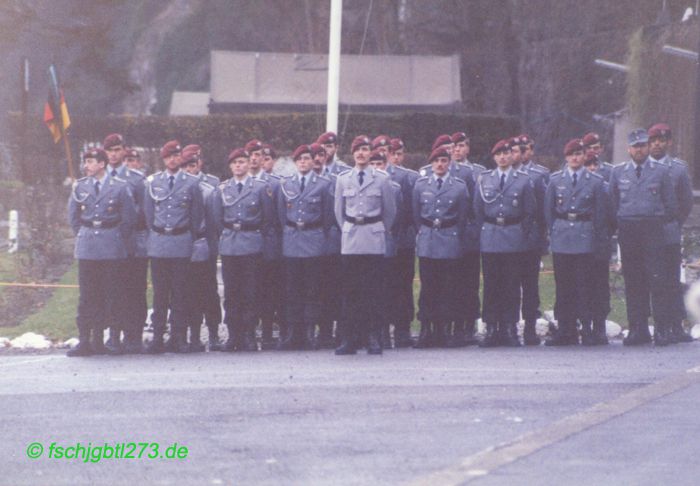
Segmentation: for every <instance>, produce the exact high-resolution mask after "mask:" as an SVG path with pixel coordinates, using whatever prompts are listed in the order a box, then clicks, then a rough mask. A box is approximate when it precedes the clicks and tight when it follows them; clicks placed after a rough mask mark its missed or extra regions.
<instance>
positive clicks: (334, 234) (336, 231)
mask: <svg viewBox="0 0 700 486" xmlns="http://www.w3.org/2000/svg"><path fill="white" fill-rule="evenodd" d="M310 147H311V156H312V157H313V161H314V172H315V173H316V174H318V175H321V174H323V173H324V172H325V169H326V159H327V155H326V149H324V148H323V145H321V144H320V143H312V144H311V145H310ZM346 170H349V169H346ZM325 177H327V178H328V179H329V180H330V185H329V188H328V191H329V194H330V195H331V199H332V200H335V182H336V179H337V178H338V175H337V174H336V173H334V172H332V171H328V172H327V173H326V176H325ZM320 278H321V283H320V286H321V288H320V292H321V318H320V320H319V323H318V338H317V340H316V344H317V346H318V347H319V348H322V349H328V348H335V347H336V344H335V339H334V337H333V326H334V324H335V323H338V327H340V316H341V308H342V305H341V304H342V295H341V293H340V291H339V289H340V288H341V287H342V284H341V277H340V226H338V222H337V221H336V220H335V216H334V217H333V223H332V224H331V227H330V228H329V229H328V234H327V236H326V248H325V250H324V253H323V256H322V257H321V276H320Z"/></svg>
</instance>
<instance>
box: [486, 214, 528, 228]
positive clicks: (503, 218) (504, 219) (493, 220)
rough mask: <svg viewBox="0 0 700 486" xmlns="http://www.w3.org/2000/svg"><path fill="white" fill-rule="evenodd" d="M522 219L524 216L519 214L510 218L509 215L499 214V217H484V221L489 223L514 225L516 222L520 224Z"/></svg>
mask: <svg viewBox="0 0 700 486" xmlns="http://www.w3.org/2000/svg"><path fill="white" fill-rule="evenodd" d="M522 220H523V218H522V216H518V217H517V218H509V217H507V216H499V217H497V218H492V217H490V216H486V217H485V218H484V221H486V222H487V223H491V224H495V225H498V226H512V225H514V224H520V223H521V222H522Z"/></svg>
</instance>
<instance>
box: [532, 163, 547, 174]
mask: <svg viewBox="0 0 700 486" xmlns="http://www.w3.org/2000/svg"><path fill="white" fill-rule="evenodd" d="M532 166H533V167H534V168H536V169H539V170H541V171H542V172H545V173H547V172H549V169H548V168H546V167H545V166H544V165H540V164H538V163H534V164H532Z"/></svg>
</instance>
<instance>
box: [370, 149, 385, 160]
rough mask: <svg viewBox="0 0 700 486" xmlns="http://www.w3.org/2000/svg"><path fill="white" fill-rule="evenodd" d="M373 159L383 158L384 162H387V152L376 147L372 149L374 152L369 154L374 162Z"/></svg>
mask: <svg viewBox="0 0 700 486" xmlns="http://www.w3.org/2000/svg"><path fill="white" fill-rule="evenodd" d="M373 160H381V161H382V162H386V154H385V153H384V152H382V151H381V150H378V149H374V150H372V153H371V154H369V161H370V162H372V161H373Z"/></svg>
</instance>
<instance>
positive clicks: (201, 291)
mask: <svg viewBox="0 0 700 486" xmlns="http://www.w3.org/2000/svg"><path fill="white" fill-rule="evenodd" d="M209 268H210V263H209V261H204V262H190V263H189V266H188V269H187V317H186V323H187V327H188V328H189V330H190V341H191V342H192V343H197V341H199V340H200V335H201V329H202V322H203V320H204V313H205V310H206V307H207V299H208V298H209V290H210V289H209V288H208V287H207V285H208V282H207V280H208V278H209Z"/></svg>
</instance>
